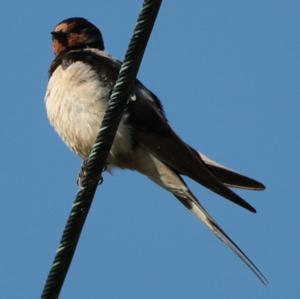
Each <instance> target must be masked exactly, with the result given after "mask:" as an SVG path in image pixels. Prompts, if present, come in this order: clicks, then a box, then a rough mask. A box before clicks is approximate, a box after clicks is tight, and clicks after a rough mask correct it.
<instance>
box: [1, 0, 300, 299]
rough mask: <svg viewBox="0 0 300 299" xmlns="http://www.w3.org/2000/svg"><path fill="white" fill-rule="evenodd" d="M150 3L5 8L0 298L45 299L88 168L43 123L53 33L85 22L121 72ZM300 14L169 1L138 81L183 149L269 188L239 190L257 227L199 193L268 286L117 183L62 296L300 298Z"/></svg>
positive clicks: (127, 178) (294, 6)
mask: <svg viewBox="0 0 300 299" xmlns="http://www.w3.org/2000/svg"><path fill="white" fill-rule="evenodd" d="M141 4H142V1H135V0H131V1H117V0H110V1H93V0H91V1H86V2H85V3H83V1H77V0H74V1H72V2H71V1H63V2H62V1H58V0H53V1H47V2H42V1H33V0H28V1H24V2H19V3H17V4H16V2H15V1H9V2H6V3H5V4H3V7H2V10H3V11H4V12H5V13H3V15H2V17H1V19H0V24H1V28H2V32H1V35H2V51H1V54H2V55H1V69H2V71H1V73H0V76H1V82H2V96H1V99H2V109H1V110H0V113H1V117H0V134H1V140H2V147H1V151H2V165H1V170H0V181H1V186H2V196H1V198H2V199H1V212H0V213H1V217H0V224H1V225H0V235H1V240H2V245H1V247H0V259H1V267H0V289H1V294H0V299H2V298H3V299H24V298H39V295H40V293H41V290H42V287H43V284H44V281H45V279H46V276H47V274H48V270H49V267H50V265H51V262H52V260H53V257H54V253H55V250H56V248H57V245H58V241H59V239H60V236H61V233H62V229H63V226H64V224H65V221H66V218H67V216H68V213H69V210H70V207H71V205H72V202H73V199H74V195H75V193H76V190H77V187H76V184H75V182H76V176H77V173H78V171H79V168H80V163H81V162H80V160H79V158H78V157H76V156H75V155H74V154H73V153H71V152H70V151H69V150H68V148H67V147H66V146H65V145H64V144H63V143H62V141H61V140H60V139H59V138H58V136H57V135H56V134H55V132H54V130H53V129H52V128H51V127H50V126H49V124H48V121H47V118H46V113H45V107H44V101H43V98H44V93H45V88H46V84H47V69H48V66H49V64H50V62H51V60H52V58H53V54H52V52H51V43H50V34H49V32H50V31H51V29H52V28H53V27H54V25H55V24H56V23H58V22H59V21H61V20H62V19H64V18H67V17H71V16H83V17H86V18H88V19H89V20H91V21H92V22H94V23H95V24H96V25H97V26H99V27H100V28H101V29H102V31H103V35H104V39H105V44H106V47H107V50H109V51H110V52H111V53H112V54H113V55H114V56H116V57H118V58H120V59H122V57H123V55H124V53H125V50H126V48H127V44H128V41H129V38H130V35H131V33H132V30H133V27H134V24H135V21H136V17H137V15H138V11H139V9H140V7H141ZM299 11H300V2H299V1H292V0H286V1H283V0H281V1H279V0H260V1H258V0H256V1H255V0H252V1H237V0H236V1H234V0H229V1H221V0H215V1H188V2H187V1H175V0H173V1H171V0H166V1H164V4H163V5H162V8H161V11H160V14H159V17H158V20H157V22H156V26H155V29H154V31H153V34H152V37H151V40H150V42H149V46H148V48H147V51H146V54H145V57H144V60H143V63H142V66H141V69H140V72H139V78H140V79H141V80H142V81H143V82H144V83H145V84H146V85H147V86H148V87H149V88H150V89H151V90H153V91H154V92H155V93H156V94H157V95H158V96H159V97H160V98H161V100H162V102H163V104H164V106H165V110H166V112H167V116H168V118H169V120H170V123H171V125H172V126H173V127H174V129H175V130H176V131H177V132H178V134H179V135H180V136H182V138H184V140H186V142H188V143H190V144H191V145H193V146H194V147H195V148H198V149H200V150H202V151H203V152H205V153H206V154H208V155H209V156H211V157H212V158H214V159H216V160H218V161H220V162H222V163H224V164H226V165H228V166H230V167H232V168H234V169H237V170H239V171H241V172H243V173H245V174H248V175H249V176H252V177H255V178H257V179H259V180H261V181H263V182H264V183H265V184H266V186H267V190H266V191H264V192H250V191H248V192H247V191H242V192H239V194H241V195H242V196H243V197H244V198H246V199H248V200H249V202H250V203H251V204H253V205H254V206H255V207H256V208H257V210H258V213H257V214H256V215H252V214H250V213H248V212H247V211H244V210H242V209H240V208H238V207H236V206H233V205H231V204H230V203H229V202H227V201H225V200H223V199H221V198H220V197H219V196H217V195H215V194H212V193H211V192H209V191H207V190H206V189H204V188H203V187H202V186H199V185H197V184H196V183H193V182H191V181H189V180H188V183H189V184H190V186H191V188H192V190H193V191H194V192H195V193H196V195H197V196H198V198H199V200H200V201H201V203H203V205H204V206H205V207H206V208H207V209H208V210H209V211H210V213H211V214H212V215H214V216H215V218H216V219H217V220H218V222H219V223H220V224H221V225H222V227H223V228H224V229H225V230H226V231H227V232H228V234H229V235H230V236H231V237H232V238H233V239H234V240H235V241H236V242H237V243H238V244H239V245H240V246H241V247H242V249H243V250H244V251H245V252H246V253H247V254H248V255H249V257H250V258H252V259H253V260H254V262H255V263H256V264H257V265H258V266H259V267H260V269H261V270H262V271H263V272H264V273H265V275H266V276H267V277H268V278H269V280H270V284H269V286H268V287H264V286H262V285H261V284H260V283H259V281H258V280H257V279H256V278H255V276H254V275H253V274H252V273H251V272H250V271H249V270H248V269H247V268H246V267H245V266H244V264H243V263H241V262H240V260H239V259H238V258H237V257H236V256H234V255H233V254H232V253H231V252H230V251H229V250H228V249H227V248H226V247H225V246H224V245H223V244H222V243H221V242H219V241H218V240H217V239H216V238H215V237H214V236H213V235H212V234H211V233H210V232H209V231H208V230H207V229H206V228H205V227H204V226H203V225H202V224H201V223H200V222H199V221H197V219H195V218H194V217H192V216H191V215H190V214H189V213H188V212H187V211H186V210H185V209H184V208H183V207H182V206H181V205H180V204H179V203H178V202H177V201H176V199H175V198H174V197H173V196H172V195H171V194H168V193H167V192H166V191H164V190H162V189H159V188H158V187H157V186H156V185H154V184H153V183H152V182H150V181H149V180H147V179H146V178H145V177H142V176H141V175H139V174H137V173H133V172H129V171H115V172H114V174H113V175H112V176H111V175H109V174H105V176H104V184H103V185H102V186H101V188H99V189H98V191H97V195H96V198H95V200H94V204H93V206H92V209H91V212H90V215H89V217H88V220H87V223H86V226H85V229H84V231H83V234H82V237H81V240H80V244H79V247H78V250H77V252H76V256H75V258H74V260H73V263H72V266H71V269H70V272H69V274H68V277H67V279H66V282H65V285H64V288H63V290H62V293H61V298H72V299H77V298H87V299H94V298H106V299H117V298H123V299H125V298H128V299H129V298H130V299H133V298H142V299H148V298H151V299H152V298H173V299H177V298H178V299H179V298H187V299H194V298H231V299H235V298H236V299H237V298H244V299H250V298H251V299H252V298H255V299H259V298H272V299H277V298H278V299H279V298H297V297H299V295H300V284H299V275H300V273H299V272H300V270H299V269H300V258H299V252H300V241H299V233H300V229H299V220H298V219H299V216H298V215H299V210H300V199H299V191H298V186H299V171H298V168H299V151H300V138H299V137H300V133H299V129H298V127H299V110H300V104H299V98H300V84H299V78H300V56H299V53H300V35H299V26H300V13H299Z"/></svg>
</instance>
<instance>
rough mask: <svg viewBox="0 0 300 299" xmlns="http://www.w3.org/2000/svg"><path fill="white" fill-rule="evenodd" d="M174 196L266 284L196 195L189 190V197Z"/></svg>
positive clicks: (261, 275) (265, 280)
mask: <svg viewBox="0 0 300 299" xmlns="http://www.w3.org/2000/svg"><path fill="white" fill-rule="evenodd" d="M175 196H176V198H178V200H179V201H180V202H181V203H182V204H183V205H184V206H185V207H187V208H188V209H189V210H190V211H191V212H192V213H193V214H194V215H195V216H196V217H197V218H198V219H199V220H201V221H202V222H203V223H204V224H205V225H206V226H207V227H208V228H209V229H210V230H211V231H212V232H213V233H214V234H215V235H216V236H217V237H218V238H219V239H220V240H221V241H222V242H223V243H225V244H226V245H227V246H228V247H229V248H230V249H231V250H232V251H233V252H234V253H235V254H236V255H237V256H238V257H239V258H240V259H241V260H242V261H243V262H244V263H245V264H246V265H247V266H248V267H249V269H250V270H251V271H252V272H253V273H254V274H255V275H256V276H257V278H258V279H259V280H260V281H261V282H262V283H263V284H264V285H267V284H268V279H267V278H266V277H265V276H264V274H263V273H262V272H261V271H260V270H259V269H258V267H257V266H256V265H255V264H254V263H253V262H252V261H251V259H250V258H249V257H248V256H247V255H246V254H245V253H244V252H243V251H242V250H241V248H240V247H239V246H238V245H237V244H236V243H235V242H234V241H233V240H232V239H231V238H230V237H229V236H228V235H227V234H226V233H225V232H224V230H223V229H222V228H221V227H220V226H219V224H218V223H217V222H216V221H215V220H214V219H213V218H212V216H210V215H209V213H208V212H207V211H206V210H205V209H204V207H202V205H201V204H200V203H199V202H198V200H197V199H196V197H195V196H194V195H193V194H192V193H191V192H190V194H189V197H188V198H186V197H182V196H180V197H179V196H178V195H175Z"/></svg>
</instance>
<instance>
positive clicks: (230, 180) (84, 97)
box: [45, 18, 267, 283]
mask: <svg viewBox="0 0 300 299" xmlns="http://www.w3.org/2000/svg"><path fill="white" fill-rule="evenodd" d="M51 34H52V48H53V51H54V54H55V58H54V60H53V62H52V64H51V66H50V69H49V82H48V87H47V92H46V96H45V103H46V108H47V114H48V118H49V120H50V123H51V124H52V126H53V127H54V128H55V130H56V131H57V133H58V134H59V135H60V137H61V138H62V139H63V141H64V142H65V143H66V144H67V145H68V146H69V147H70V148H71V149H72V150H73V151H74V152H75V153H76V154H78V155H79V156H80V157H81V158H82V159H83V160H85V159H87V157H88V155H89V153H90V151H91V148H92V146H93V144H94V142H95V140H96V135H97V133H98V130H99V128H100V125H101V122H102V119H103V115H104V112H105V109H106V107H107V102H108V100H109V96H110V93H111V91H112V88H113V85H114V83H115V81H116V79H117V76H118V72H119V69H120V65H121V63H120V61H118V60H116V59H114V58H113V57H112V56H110V55H109V54H108V53H107V52H105V51H104V42H103V39H102V34H101V32H100V30H99V29H98V28H97V27H96V26H95V25H93V24H92V23H91V22H89V21H87V20H86V19H84V18H69V19H66V20H64V21H62V22H60V23H59V24H58V25H57V26H56V27H55V29H54V30H53V31H52V32H51ZM107 164H108V168H114V167H116V168H123V169H124V168H126V169H131V170H137V171H139V172H140V173H142V174H144V175H146V176H147V177H148V178H150V179H151V180H152V181H154V182H155V183H156V184H158V185H159V186H161V187H163V188H164V189H166V190H168V191H170V192H171V193H172V194H173V195H174V196H175V197H176V198H177V199H178V200H179V201H180V202H181V203H182V204H183V205H184V206H185V207H186V208H188V209H189V210H190V211H191V212H192V213H193V214H195V216H196V217H197V218H199V219H200V220H201V221H202V222H203V223H205V224H206V225H207V227H208V228H209V229H210V230H211V231H212V232H213V233H214V234H216V236H217V237H218V238H219V239H221V240H222V241H223V242H224V243H225V244H227V245H228V246H229V247H230V248H231V249H232V250H233V251H234V252H235V253H236V254H237V255H238V256H239V257H240V258H241V259H242V260H243V261H244V262H245V263H246V265H247V266H248V267H249V268H250V269H251V270H252V271H253V272H254V273H255V274H256V276H257V277H258V278H259V279H260V280H261V281H262V282H263V283H266V282H267V280H266V278H265V276H264V275H263V274H262V272H261V271H260V270H259V269H258V268H257V267H256V266H255V265H254V263H253V262H252V261H251V260H250V259H249V258H248V257H247V256H246V255H245V254H244V253H243V252H242V250H241V249H240V248H239V247H238V246H237V245H236V244H235V243H234V242H233V241H232V240H231V239H230V237H229V236H228V235H227V234H226V233H225V232H224V231H223V230H222V228H221V227H220V226H219V225H218V224H217V222H216V221H215V220H214V219H213V218H212V217H211V216H210V215H209V214H208V212H207V211H206V210H205V209H204V208H203V206H202V205H201V204H200V203H199V201H198V200H197V198H196V197H195V196H194V195H193V193H192V192H191V190H190V189H189V188H188V186H187V185H186V183H185V182H184V180H183V178H182V176H181V175H184V176H188V177H190V178H191V179H193V180H195V181H196V182H198V183H200V184H201V185H203V186H205V187H206V188H208V189H210V190H211V191H213V192H215V193H217V194H219V195H221V196H223V197H224V198H226V199H228V200H230V201H232V202H234V203H235V204H237V205H240V206H242V207H244V208H246V209H247V210H249V211H251V212H256V211H255V209H254V208H253V207H252V206H251V205H250V204H249V203H247V202H246V201H245V200H243V199H242V198H241V197H240V196H239V195H237V194H236V193H234V192H233V191H232V190H231V189H229V188H228V187H236V188H243V189H251V190H263V189H264V188H265V187H264V185H263V184H262V183H260V182H258V181H256V180H254V179H251V178H248V177H246V176H244V175H241V174H239V173H237V172H235V171H233V170H230V169H228V168H226V167H224V166H222V165H221V164H218V163H216V162H214V161H213V160H211V159H209V158H208V157H207V156H205V155H204V154H202V153H200V152H197V151H196V150H195V149H194V148H192V147H191V146H189V145H188V144H187V143H185V142H184V141H182V140H181V139H180V138H179V137H178V135H177V134H176V133H175V132H174V131H173V130H172V128H171V127H170V125H169V124H168V121H167V118H166V116H165V113H164V110H163V107H162V104H161V102H160V101H159V99H158V98H157V97H156V96H155V95H154V94H153V93H152V92H151V91H150V90H149V89H147V88H146V87H145V86H144V85H143V84H142V83H141V82H140V81H138V80H136V83H135V86H134V89H133V92H132V95H131V97H130V100H129V103H128V105H127V108H126V110H125V112H124V114H123V117H122V120H121V122H120V126H119V128H118V131H117V134H116V137H115V139H114V142H113V145H112V148H111V150H110V152H109V156H108V160H107Z"/></svg>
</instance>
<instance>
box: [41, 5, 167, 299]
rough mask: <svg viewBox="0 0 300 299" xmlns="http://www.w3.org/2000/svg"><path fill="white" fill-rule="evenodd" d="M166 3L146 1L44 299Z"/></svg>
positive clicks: (67, 256) (51, 295)
mask: <svg viewBox="0 0 300 299" xmlns="http://www.w3.org/2000/svg"><path fill="white" fill-rule="evenodd" d="M161 2H162V0H144V3H143V7H142V10H141V12H140V15H139V17H138V20H137V24H136V26H135V29H134V32H133V35H132V38H131V41H130V43H129V46H128V49H127V52H126V55H125V59H124V62H123V64H122V66H121V69H120V72H119V77H118V80H117V82H116V84H115V86H114V88H113V91H112V94H111V97H110V100H109V103H108V107H107V110H106V113H105V115H104V118H103V121H102V124H101V129H100V131H99V134H98V136H97V139H96V142H95V144H94V146H93V148H92V150H91V153H90V155H89V158H88V160H87V162H86V165H85V169H84V170H85V176H84V178H83V180H82V183H81V184H82V188H81V189H80V190H79V191H78V193H77V195H76V198H75V201H74V203H73V206H72V209H71V212H70V215H69V218H68V220H67V224H66V226H65V229H64V232H63V235H62V238H61V241H60V244H59V247H58V250H57V252H56V256H55V258H54V261H53V264H52V267H51V269H50V272H49V274H48V277H47V280H46V283H45V285H44V289H43V292H42V296H41V298H42V299H57V298H58V297H59V293H60V291H61V288H62V286H63V283H64V280H65V277H66V275H67V272H68V269H69V267H70V264H71V261H72V258H73V255H74V253H75V250H76V246H77V243H78V240H79V237H80V234H81V231H82V228H83V225H84V222H85V219H86V217H87V215H88V212H89V209H90V207H91V204H92V201H93V197H94V194H95V192H96V189H97V186H98V183H99V180H100V178H101V173H102V171H103V169H104V168H105V163H106V160H107V157H108V153H109V150H110V148H111V145H112V143H113V140H114V136H115V134H116V131H117V129H118V125H119V122H120V120H121V117H122V114H123V111H124V109H125V107H126V105H127V101H128V98H129V96H130V93H131V91H132V88H133V85H134V82H135V78H136V76H137V72H138V69H139V66H140V64H141V61H142V58H143V54H144V51H145V48H146V45H147V42H148V39H149V37H150V34H151V31H152V28H153V26H154V23H155V20H156V17H157V14H158V11H159V8H160V5H161Z"/></svg>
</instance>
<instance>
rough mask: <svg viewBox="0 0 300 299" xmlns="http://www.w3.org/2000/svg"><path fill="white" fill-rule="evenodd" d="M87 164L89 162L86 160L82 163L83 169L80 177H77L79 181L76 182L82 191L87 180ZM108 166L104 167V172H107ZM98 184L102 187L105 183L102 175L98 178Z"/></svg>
mask: <svg viewBox="0 0 300 299" xmlns="http://www.w3.org/2000/svg"><path fill="white" fill-rule="evenodd" d="M86 164H87V160H84V161H83V162H82V165H81V169H80V172H79V174H78V177H77V180H76V183H77V186H78V187H79V188H80V189H83V181H84V180H85V178H86V174H87V171H86V166H87V165H86ZM106 168H107V167H106V166H105V167H104V169H103V171H105V170H106ZM96 180H97V182H98V186H99V185H101V184H102V183H103V180H104V179H103V176H102V175H101V174H100V175H99V177H97V178H96Z"/></svg>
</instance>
